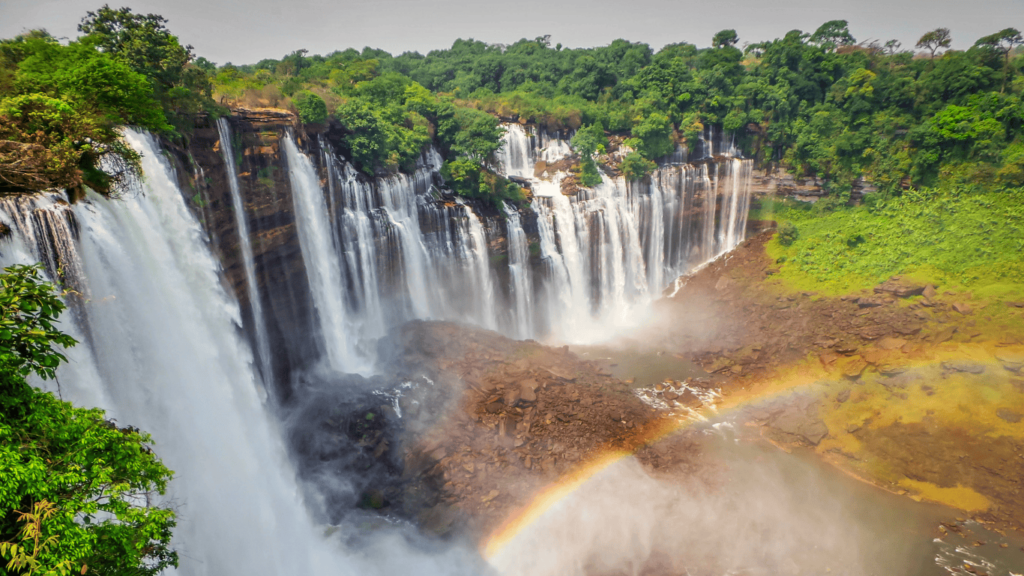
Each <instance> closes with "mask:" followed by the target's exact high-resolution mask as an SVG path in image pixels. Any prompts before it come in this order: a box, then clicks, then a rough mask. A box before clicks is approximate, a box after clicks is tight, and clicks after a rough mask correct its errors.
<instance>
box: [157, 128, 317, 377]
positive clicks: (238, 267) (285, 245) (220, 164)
mask: <svg viewBox="0 0 1024 576" xmlns="http://www.w3.org/2000/svg"><path fill="white" fill-rule="evenodd" d="M229 122H230V125H231V128H232V132H231V133H232V135H233V138H232V139H233V140H234V141H233V142H231V143H228V145H229V146H231V150H230V152H229V153H230V154H232V155H233V157H234V159H235V164H236V165H237V171H238V175H237V176H238V184H239V187H240V192H241V198H242V199H243V203H244V206H245V213H246V217H247V219H248V220H247V221H248V226H249V232H250V241H251V244H252V250H253V259H254V263H255V272H256V279H257V284H258V287H259V290H258V294H260V297H261V299H262V305H263V309H264V310H265V311H266V313H265V316H266V317H265V322H266V325H267V326H266V329H267V333H268V335H269V339H270V343H271V347H272V349H273V350H275V354H274V360H275V361H274V366H275V370H274V372H275V378H274V379H275V380H276V381H278V382H287V380H288V379H287V375H288V374H289V373H291V372H292V370H293V369H295V368H301V367H303V366H305V365H308V364H309V363H310V362H312V361H313V360H314V359H315V358H316V357H317V356H318V351H317V349H316V346H317V344H316V340H315V339H314V338H311V337H310V334H312V330H311V326H312V323H313V309H312V303H311V301H310V298H309V286H308V281H307V277H306V270H305V265H304V262H303V259H302V256H301V252H300V249H299V243H298V236H297V235H296V228H295V216H294V210H293V203H292V197H291V186H290V184H289V181H288V167H287V163H286V161H285V158H284V155H283V153H282V150H281V146H280V140H281V137H282V135H283V134H284V133H285V131H287V130H296V129H297V128H298V123H297V119H296V118H295V117H294V116H292V115H291V114H289V113H287V112H283V111H280V112H279V111H249V110H239V111H237V112H236V115H234V116H233V117H231V118H230V119H229ZM224 145H225V143H223V142H221V141H220V137H219V135H218V133H217V129H216V127H215V126H214V125H213V124H212V122H211V123H208V124H206V125H203V126H200V127H198V128H197V129H196V130H195V133H194V134H193V137H192V138H191V140H190V141H189V146H188V148H187V149H174V148H172V149H171V151H172V152H173V157H174V160H175V164H176V167H177V173H178V177H179V186H180V187H181V189H182V190H185V191H189V192H194V195H193V196H192V197H191V201H190V202H189V206H190V208H191V209H192V211H193V212H194V213H195V214H196V216H197V217H198V218H199V220H200V222H201V223H202V224H203V227H204V229H205V230H206V232H207V234H208V235H209V240H210V244H211V246H212V247H213V249H214V251H215V252H216V254H217V255H218V256H219V258H220V260H221V263H222V265H223V268H224V272H225V275H224V276H225V279H226V281H227V283H228V284H229V286H230V289H231V291H232V292H233V293H234V294H235V296H236V297H237V298H238V301H239V304H240V305H241V308H242V311H243V315H244V317H245V319H246V323H247V325H251V322H250V320H251V317H252V306H251V303H250V302H249V297H248V292H247V290H246V285H245V274H244V268H243V266H244V263H243V262H242V253H241V249H240V242H239V240H240V239H239V235H238V226H237V224H236V218H235V214H234V210H233V208H232V200H231V197H230V185H229V179H230V175H229V173H228V168H227V165H226V163H225V161H224V157H223V154H222V150H221V147H222V146H224ZM186 193H187V192H186Z"/></svg>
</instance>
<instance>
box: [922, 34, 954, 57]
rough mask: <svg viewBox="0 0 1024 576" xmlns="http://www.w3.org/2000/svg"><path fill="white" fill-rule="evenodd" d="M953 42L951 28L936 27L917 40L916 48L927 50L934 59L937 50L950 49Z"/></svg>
mask: <svg viewBox="0 0 1024 576" xmlns="http://www.w3.org/2000/svg"><path fill="white" fill-rule="evenodd" d="M952 43H953V36H952V35H951V34H950V32H949V28H936V29H935V30H932V31H931V32H925V34H924V36H921V38H920V39H919V40H918V41H917V45H916V48H922V49H924V50H927V51H928V53H929V54H930V59H932V60H934V59H935V53H936V52H937V51H939V50H940V49H948V48H949V46H950V44H952Z"/></svg>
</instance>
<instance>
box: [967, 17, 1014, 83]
mask: <svg viewBox="0 0 1024 576" xmlns="http://www.w3.org/2000/svg"><path fill="white" fill-rule="evenodd" d="M1021 44H1024V37H1022V36H1021V33H1020V31H1019V30H1017V29H1016V28H1005V29H1003V30H1000V31H999V32H996V33H995V34H989V35H988V36H984V37H982V38H979V39H978V41H977V42H975V43H974V45H975V46H977V47H981V48H988V49H990V50H993V51H995V52H998V53H1000V54H1002V55H1003V86H1002V88H1000V89H999V91H1000V92H1004V91H1006V79H1007V78H1008V77H1009V74H1010V52H1012V51H1013V49H1014V48H1015V47H1017V46H1020V45H1021Z"/></svg>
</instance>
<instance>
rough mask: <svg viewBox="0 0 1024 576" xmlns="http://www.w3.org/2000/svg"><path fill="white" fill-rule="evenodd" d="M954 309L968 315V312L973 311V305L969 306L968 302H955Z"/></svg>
mask: <svg viewBox="0 0 1024 576" xmlns="http://www.w3.org/2000/svg"><path fill="white" fill-rule="evenodd" d="M953 310H955V311H957V312H959V313H961V314H963V315H967V314H970V313H971V307H970V306H968V305H967V304H963V303H961V302H954V303H953Z"/></svg>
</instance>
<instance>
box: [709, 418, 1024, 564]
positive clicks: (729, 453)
mask: <svg viewBox="0 0 1024 576" xmlns="http://www.w3.org/2000/svg"><path fill="white" fill-rule="evenodd" d="M703 444H704V446H705V448H706V450H707V451H708V453H709V454H711V455H713V457H714V458H716V459H717V460H719V461H720V462H722V463H723V464H724V466H725V469H726V473H725V477H726V478H727V479H728V480H727V484H726V485H729V484H733V483H734V484H737V485H740V486H742V485H743V484H744V483H745V482H746V481H747V480H746V479H740V478H738V477H737V475H745V474H748V473H749V472H750V470H751V469H754V470H760V471H762V472H763V471H765V470H770V471H771V473H772V474H777V475H778V478H781V479H782V480H783V485H784V486H786V490H787V491H790V493H789V494H785V495H781V494H780V498H790V497H792V495H793V494H796V493H801V492H803V493H805V494H806V495H807V496H808V497H807V498H805V499H797V500H794V501H792V503H794V504H796V506H797V508H796V509H794V510H793V514H794V516H797V517H801V516H805V515H808V514H809V513H810V512H811V511H813V510H814V509H819V508H820V509H824V510H827V513H828V514H829V515H832V516H833V517H834V518H836V519H840V520H841V521H842V522H844V523H846V524H847V525H848V528H849V530H848V532H847V533H846V535H847V536H848V537H849V538H850V541H849V542H848V543H847V545H848V546H851V547H852V546H855V547H857V549H858V554H857V556H858V557H859V558H860V560H861V562H863V567H864V569H865V570H866V571H865V572H864V573H865V574H902V575H906V576H931V575H940V574H965V575H966V574H982V573H985V574H989V575H992V576H995V575H1000V576H1008V575H1010V574H1017V573H1021V572H1022V571H1024V551H1022V549H1021V546H1022V545H1024V539H1022V538H1020V537H1019V536H1009V537H1007V536H1003V535H1000V534H998V533H996V532H992V531H989V530H986V529H985V528H984V527H983V526H981V525H979V524H978V523H976V522H973V521H963V520H958V519H957V517H958V516H961V517H962V516H963V514H961V513H960V512H958V511H957V510H954V509H951V508H947V507H945V506H940V505H936V504H928V503H922V502H915V501H913V500H911V499H909V498H907V497H905V496H898V495H896V494H891V493H889V492H886V491H884V490H881V489H879V488H876V487H874V486H871V485H868V484H866V483H864V482H861V481H859V480H857V479H854V478H852V477H850V476H848V475H846V474H844V473H843V472H841V471H840V470H838V469H836V468H834V467H832V466H830V465H827V464H825V463H824V462H822V461H821V459H820V458H819V457H818V456H817V455H816V454H815V453H814V452H812V451H810V450H796V451H794V452H793V453H786V452H783V451H782V450H779V449H778V448H776V447H775V446H772V445H771V444H769V443H767V442H765V441H763V440H761V439H760V438H759V437H758V434H757V431H756V429H753V428H748V427H744V426H739V425H737V424H736V423H735V422H733V421H731V420H730V419H728V418H725V419H721V420H719V421H717V422H716V423H715V424H713V425H709V426H707V427H706V428H705V431H704V441H703ZM752 466H753V468H752ZM942 523H946V524H947V525H951V526H955V527H957V528H958V529H959V530H961V531H962V533H963V535H962V536H961V535H959V534H955V533H948V534H943V533H942V532H941V531H940V525H941V524H942ZM947 532H948V530H947ZM979 543H980V544H981V545H976V544H979ZM1003 544H1005V545H1006V547H1005V548H1004V547H1002V546H1001V545H1003ZM822 545H836V543H834V542H831V543H830V542H823V543H822ZM838 546H839V547H840V548H843V547H844V544H838ZM797 564H799V562H798V563H797ZM968 567H970V568H971V571H968V570H966V568H968Z"/></svg>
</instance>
